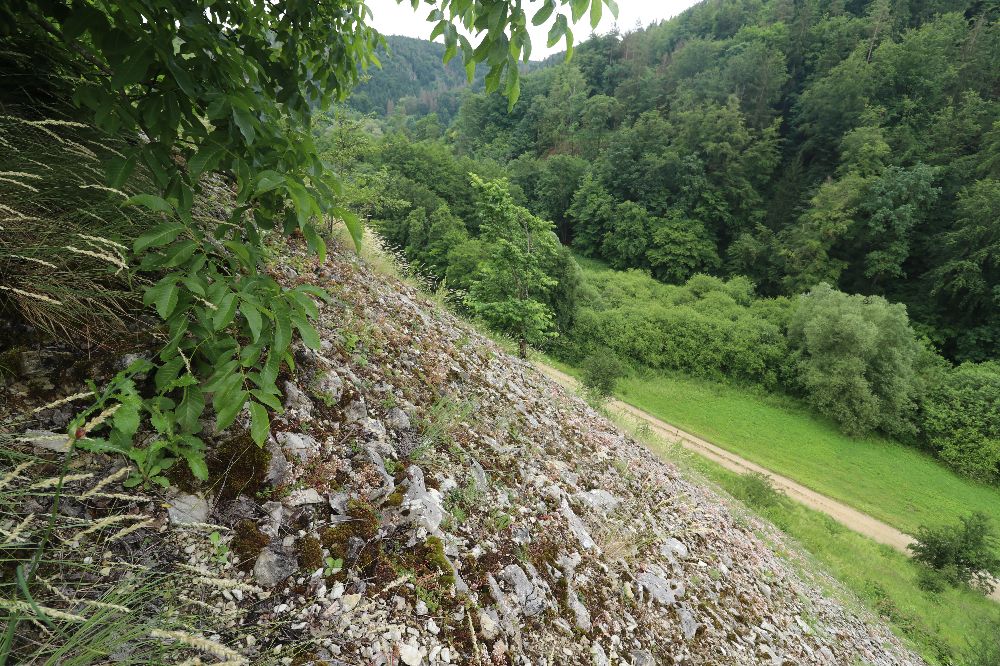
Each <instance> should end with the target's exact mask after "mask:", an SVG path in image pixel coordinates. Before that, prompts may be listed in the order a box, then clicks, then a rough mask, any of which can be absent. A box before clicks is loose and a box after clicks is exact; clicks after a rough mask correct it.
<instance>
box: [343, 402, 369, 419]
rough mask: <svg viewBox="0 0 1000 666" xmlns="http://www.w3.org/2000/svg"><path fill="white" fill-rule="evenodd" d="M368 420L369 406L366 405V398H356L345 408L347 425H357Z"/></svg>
mask: <svg viewBox="0 0 1000 666" xmlns="http://www.w3.org/2000/svg"><path fill="white" fill-rule="evenodd" d="M366 418H368V406H367V405H365V399H364V398H355V399H354V400H352V401H351V402H350V404H348V405H347V407H345V408H344V421H345V422H347V423H356V422H357V421H360V420H361V419H366Z"/></svg>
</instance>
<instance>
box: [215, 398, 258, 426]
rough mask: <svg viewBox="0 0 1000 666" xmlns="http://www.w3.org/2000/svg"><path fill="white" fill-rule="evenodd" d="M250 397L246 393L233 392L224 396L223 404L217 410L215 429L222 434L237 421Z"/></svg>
mask: <svg viewBox="0 0 1000 666" xmlns="http://www.w3.org/2000/svg"><path fill="white" fill-rule="evenodd" d="M249 396H250V394H249V393H247V392H246V391H232V392H230V394H228V395H226V396H224V398H223V399H222V401H221V404H219V406H218V407H217V408H216V417H215V428H216V430H217V431H219V432H221V431H223V430H225V429H226V428H228V427H229V426H231V425H232V424H233V421H235V420H236V415H237V414H239V413H240V410H241V409H243V404H244V403H245V402H246V401H247V398H248V397H249Z"/></svg>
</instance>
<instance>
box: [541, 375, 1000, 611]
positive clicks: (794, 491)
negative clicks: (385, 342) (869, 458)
mask: <svg viewBox="0 0 1000 666" xmlns="http://www.w3.org/2000/svg"><path fill="white" fill-rule="evenodd" d="M535 365H536V367H538V369H539V370H541V371H542V372H543V373H545V374H546V375H548V376H549V377H550V378H551V379H553V380H555V381H556V382H558V383H559V384H562V385H563V386H565V387H567V388H570V389H577V388H578V387H579V385H580V384H579V382H578V381H577V380H576V379H574V378H573V377H571V376H569V375H567V374H566V373H565V372H562V371H561V370H557V369H555V368H553V367H550V366H548V365H545V364H542V363H536V364H535ZM606 404H607V407H608V408H609V409H611V410H613V411H615V412H618V413H619V414H626V415H628V416H631V417H633V418H636V419H639V420H640V421H642V422H644V423H646V424H648V425H649V427H650V428H652V429H653V432H655V433H656V434H657V435H659V436H660V437H663V438H664V439H666V440H667V441H669V442H676V443H678V444H680V445H681V446H683V447H684V448H686V449H689V450H691V451H694V452H695V453H697V454H699V455H701V456H704V457H705V458H708V459H709V460H711V461H713V462H715V463H718V464H719V465H722V466H723V467H725V468H726V469H728V470H730V471H732V472H736V473H737V474H746V473H747V472H758V473H760V474H766V475H767V476H768V477H770V479H771V485H773V486H774V487H775V488H776V489H778V490H780V491H782V492H784V493H785V494H786V495H788V496H789V497H791V498H792V499H794V500H796V501H798V502H801V503H802V504H804V505H806V506H807V507H809V508H810V509H813V510H815V511H820V512H822V513H825V514H826V515H828V516H830V517H831V518H833V519H834V520H836V521H837V522H838V523H841V524H842V525H844V526H845V527H848V528H849V529H852V530H854V531H855V532H858V533H859V534H863V535H864V536H866V537H868V538H869V539H872V540H874V541H877V542H879V543H884V544H886V545H888V546H892V547H893V548H895V549H896V550H899V551H901V552H903V553H905V554H906V555H909V554H910V552H909V551H908V550H907V546H908V545H910V544H911V543H913V537H911V536H910V535H909V534H906V533H905V532H901V531H900V530H897V529H896V528H895V527H893V526H892V525H888V524H886V523H883V522H882V521H881V520H877V519H875V518H872V517H871V516H869V515H868V514H866V513H862V512H861V511H858V510H857V509H854V508H852V507H850V506H848V505H846V504H844V503H843V502H838V501H837V500H835V499H831V498H829V497H827V496H826V495H822V494H820V493H818V492H816V491H815V490H811V489H810V488H806V487H805V486H803V485H802V484H801V483H798V482H796V481H793V480H792V479H789V478H788V477H785V476H781V475H780V474H775V473H774V472H773V471H771V470H769V469H767V468H765V467H761V466H760V465H758V464H756V463H754V462H751V461H749V460H747V459H746V458H743V457H741V456H738V455H736V454H735V453H732V452H731V451H727V450H726V449H724V448H722V447H720V446H716V445H715V444H712V443H711V442H709V441H706V440H704V439H702V438H700V437H697V436H695V435H692V434H691V433H689V432H685V431H683V430H681V429H680V428H678V427H676V426H673V425H671V424H669V423H667V422H666V421H663V420H661V419H658V418H656V417H655V416H653V415H652V414H649V413H648V412H644V411H642V410H641V409H638V408H637V407H633V406H632V405H630V404H628V403H626V402H622V401H621V400H616V399H611V400H608V402H607V403H606ZM990 597H991V598H992V599H993V600H995V601H1000V587H998V588H996V589H994V590H993V594H991V595H990Z"/></svg>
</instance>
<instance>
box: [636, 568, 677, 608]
mask: <svg viewBox="0 0 1000 666" xmlns="http://www.w3.org/2000/svg"><path fill="white" fill-rule="evenodd" d="M636 580H637V581H638V582H639V585H641V586H642V587H643V588H644V589H645V590H646V591H647V592H648V593H649V596H650V597H652V598H653V600H654V601H656V602H657V603H661V604H663V605H665V606H669V605H671V604H673V603H675V602H676V601H677V594H676V592H675V588H676V584H672V583H671V582H670V581H668V580H666V579H665V578H663V577H661V576H657V575H656V574H654V573H649V572H648V571H647V572H643V573H641V574H639V575H638V576H636Z"/></svg>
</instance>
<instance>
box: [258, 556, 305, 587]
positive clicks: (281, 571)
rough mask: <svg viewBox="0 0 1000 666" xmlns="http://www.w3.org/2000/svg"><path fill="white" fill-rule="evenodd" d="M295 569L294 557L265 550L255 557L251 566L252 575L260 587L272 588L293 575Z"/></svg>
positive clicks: (296, 564)
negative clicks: (255, 559)
mask: <svg viewBox="0 0 1000 666" xmlns="http://www.w3.org/2000/svg"><path fill="white" fill-rule="evenodd" d="M296 569H298V563H297V562H296V560H295V558H294V557H290V556H288V555H284V554H280V553H275V552H274V551H273V550H271V549H270V548H265V549H264V550H262V551H261V552H260V555H258V556H257V561H256V562H255V563H254V565H253V575H254V578H255V579H256V580H257V582H258V583H259V584H260V585H261V586H262V587H265V588H272V587H274V586H276V585H277V584H278V583H280V582H282V581H283V580H285V579H286V578H288V577H289V576H291V575H292V574H293V573H295V571H296Z"/></svg>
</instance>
